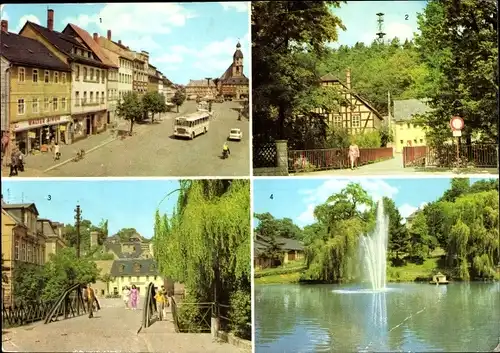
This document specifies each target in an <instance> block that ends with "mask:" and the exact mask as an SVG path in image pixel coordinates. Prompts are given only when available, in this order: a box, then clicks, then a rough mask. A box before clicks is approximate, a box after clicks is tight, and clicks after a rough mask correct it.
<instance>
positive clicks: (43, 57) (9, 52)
mask: <svg viewBox="0 0 500 353" xmlns="http://www.w3.org/2000/svg"><path fill="white" fill-rule="evenodd" d="M6 26H7V25H6ZM1 42H2V51H1V56H2V57H4V58H5V59H6V60H7V61H8V62H9V63H10V70H9V77H10V82H9V92H8V101H9V122H10V126H9V127H10V140H11V143H12V144H13V143H17V144H18V145H19V148H20V149H21V150H22V151H23V152H24V153H28V152H30V151H32V150H35V151H40V150H43V149H45V147H44V146H46V145H48V144H50V141H51V139H54V140H55V141H56V142H58V143H66V142H67V141H68V134H67V131H68V129H67V126H68V124H69V123H70V122H71V115H70V98H71V69H70V67H69V65H68V64H67V63H65V62H64V61H62V60H61V59H60V58H58V57H57V56H55V55H53V54H52V53H51V52H50V50H49V49H47V48H46V47H45V46H44V45H43V44H42V43H40V42H38V41H36V40H34V39H31V38H28V37H23V36H20V35H17V34H14V33H10V32H8V27H7V30H4V31H2V32H1Z"/></svg>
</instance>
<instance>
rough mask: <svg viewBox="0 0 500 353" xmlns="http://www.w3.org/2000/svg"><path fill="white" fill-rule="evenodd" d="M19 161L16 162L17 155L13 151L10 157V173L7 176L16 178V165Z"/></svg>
mask: <svg viewBox="0 0 500 353" xmlns="http://www.w3.org/2000/svg"><path fill="white" fill-rule="evenodd" d="M18 163H19V161H18V160H17V154H16V150H15V149H14V150H13V151H12V154H11V155H10V173H9V176H11V177H12V176H16V175H17V165H18Z"/></svg>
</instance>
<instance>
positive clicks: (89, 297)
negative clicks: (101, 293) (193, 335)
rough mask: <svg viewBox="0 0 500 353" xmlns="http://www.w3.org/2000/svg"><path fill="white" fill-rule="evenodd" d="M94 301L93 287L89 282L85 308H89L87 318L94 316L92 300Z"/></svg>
mask: <svg viewBox="0 0 500 353" xmlns="http://www.w3.org/2000/svg"><path fill="white" fill-rule="evenodd" d="M95 301H96V297H95V293H94V289H93V288H92V286H91V285H90V284H88V285H87V308H88V310H89V319H91V318H93V317H94V302H95Z"/></svg>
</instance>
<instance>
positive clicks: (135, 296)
mask: <svg viewBox="0 0 500 353" xmlns="http://www.w3.org/2000/svg"><path fill="white" fill-rule="evenodd" d="M138 301H139V292H138V291H137V287H136V286H135V284H132V290H131V291H130V306H131V307H132V310H137V303H138Z"/></svg>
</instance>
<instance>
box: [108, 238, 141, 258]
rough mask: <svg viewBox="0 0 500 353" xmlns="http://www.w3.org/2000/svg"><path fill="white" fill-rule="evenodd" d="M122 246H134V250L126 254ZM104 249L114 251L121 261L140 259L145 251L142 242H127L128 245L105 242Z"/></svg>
mask: <svg viewBox="0 0 500 353" xmlns="http://www.w3.org/2000/svg"><path fill="white" fill-rule="evenodd" d="M122 245H133V246H134V250H133V251H132V252H124V251H123V250H122V249H123V247H122ZM104 249H105V250H106V251H112V252H114V253H115V254H116V256H118V258H120V259H138V258H139V257H140V256H141V254H142V251H143V248H142V244H141V243H140V242H126V243H111V242H105V243H104Z"/></svg>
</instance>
